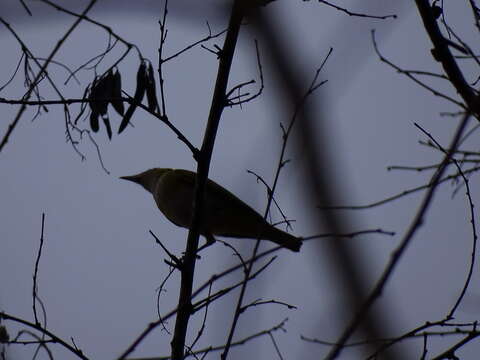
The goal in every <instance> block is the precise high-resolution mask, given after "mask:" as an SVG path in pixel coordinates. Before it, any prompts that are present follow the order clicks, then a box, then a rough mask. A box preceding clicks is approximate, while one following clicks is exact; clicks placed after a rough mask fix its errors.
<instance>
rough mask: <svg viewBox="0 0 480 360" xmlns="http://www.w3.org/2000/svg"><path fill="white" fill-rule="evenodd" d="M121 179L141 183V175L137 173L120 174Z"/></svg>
mask: <svg viewBox="0 0 480 360" xmlns="http://www.w3.org/2000/svg"><path fill="white" fill-rule="evenodd" d="M120 179H123V180H128V181H133V182H134V183H137V184H140V177H139V176H137V175H131V176H120Z"/></svg>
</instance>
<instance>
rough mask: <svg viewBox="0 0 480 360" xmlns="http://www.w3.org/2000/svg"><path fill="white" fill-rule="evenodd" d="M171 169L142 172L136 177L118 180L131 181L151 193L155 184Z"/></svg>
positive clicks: (123, 177)
mask: <svg viewBox="0 0 480 360" xmlns="http://www.w3.org/2000/svg"><path fill="white" fill-rule="evenodd" d="M170 170H172V169H167V168H154V169H150V170H147V171H144V172H142V173H140V174H137V175H131V176H121V177H120V179H123V180H129V181H133V182H134V183H137V184H140V185H142V186H143V187H144V188H145V190H147V191H148V192H151V193H153V191H154V188H155V184H156V182H157V181H158V179H160V178H161V177H162V176H163V175H164V174H165V173H167V172H168V171H170Z"/></svg>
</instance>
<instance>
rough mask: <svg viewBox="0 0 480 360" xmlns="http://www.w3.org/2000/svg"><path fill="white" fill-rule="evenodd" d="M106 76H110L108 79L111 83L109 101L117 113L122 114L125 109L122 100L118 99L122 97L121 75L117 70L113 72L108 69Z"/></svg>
mask: <svg viewBox="0 0 480 360" xmlns="http://www.w3.org/2000/svg"><path fill="white" fill-rule="evenodd" d="M108 76H109V77H110V81H111V84H112V92H111V94H110V96H111V97H112V100H111V101H110V103H111V104H112V106H113V108H114V109H115V111H116V112H117V113H118V114H119V115H121V116H123V114H124V112H125V109H124V107H123V101H122V100H120V98H121V97H122V77H121V75H120V72H119V71H118V70H117V71H115V73H114V72H113V71H112V70H110V71H109V73H108Z"/></svg>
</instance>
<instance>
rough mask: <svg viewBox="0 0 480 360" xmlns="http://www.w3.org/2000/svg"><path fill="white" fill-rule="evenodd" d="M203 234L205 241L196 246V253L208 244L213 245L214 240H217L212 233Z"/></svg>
mask: <svg viewBox="0 0 480 360" xmlns="http://www.w3.org/2000/svg"><path fill="white" fill-rule="evenodd" d="M203 236H205V240H206V243H205V244H203V245H202V246H200V247H199V248H198V250H197V253H199V252H200V251H202V250H203V249H205V248H207V247H209V246H210V245H213V244H214V243H215V241H217V240H216V239H215V237H214V236H213V235H212V234H209V233H207V234H204V235H203Z"/></svg>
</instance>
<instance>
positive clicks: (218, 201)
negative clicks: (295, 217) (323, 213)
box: [120, 168, 302, 252]
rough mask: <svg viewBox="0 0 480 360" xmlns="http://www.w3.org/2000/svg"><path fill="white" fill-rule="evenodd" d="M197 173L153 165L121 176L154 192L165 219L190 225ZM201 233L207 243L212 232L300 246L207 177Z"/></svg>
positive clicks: (288, 235)
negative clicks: (134, 173) (133, 173)
mask: <svg viewBox="0 0 480 360" xmlns="http://www.w3.org/2000/svg"><path fill="white" fill-rule="evenodd" d="M196 176H197V174H196V173H195V172H193V171H189V170H183V169H170V168H153V169H150V170H146V171H144V172H141V173H139V174H136V175H131V176H122V177H120V179H123V180H129V181H132V182H134V183H137V184H139V185H141V186H142V187H143V188H144V189H145V190H147V191H148V192H150V193H151V194H152V195H153V198H154V199H155V202H156V204H157V206H158V208H159V209H160V211H161V212H162V213H163V215H165V217H166V218H167V219H168V220H170V221H171V222H172V223H174V224H175V225H177V226H180V227H183V228H187V229H189V228H190V224H191V220H192V203H193V198H194V196H195V195H194V194H195V179H196ZM200 234H201V235H203V236H204V237H205V239H206V241H207V244H206V245H207V246H208V245H210V244H212V243H213V242H215V236H223V237H231V238H251V239H264V240H270V241H272V242H274V243H276V244H278V245H280V246H282V247H284V248H287V249H290V250H292V251H295V252H298V251H300V247H301V246H302V241H301V239H300V238H298V237H295V236H293V235H291V234H289V233H287V232H285V231H282V230H280V229H277V228H276V227H274V226H272V225H271V224H269V223H268V222H267V221H266V220H265V219H264V218H263V217H262V216H261V215H260V214H259V213H257V212H256V211H255V210H254V209H253V208H251V207H250V206H249V205H247V204H246V203H244V202H243V201H242V200H240V199H239V198H238V197H236V196H235V195H234V194H232V193H231V192H230V191H228V190H227V189H225V188H224V187H222V186H220V185H218V184H217V183H215V182H214V181H212V180H210V179H207V183H206V185H205V198H204V215H203V219H202V223H201V225H200Z"/></svg>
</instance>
